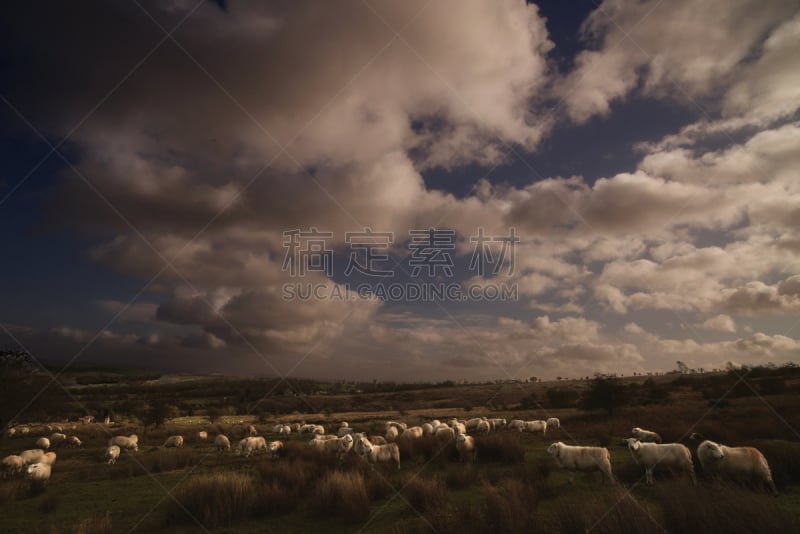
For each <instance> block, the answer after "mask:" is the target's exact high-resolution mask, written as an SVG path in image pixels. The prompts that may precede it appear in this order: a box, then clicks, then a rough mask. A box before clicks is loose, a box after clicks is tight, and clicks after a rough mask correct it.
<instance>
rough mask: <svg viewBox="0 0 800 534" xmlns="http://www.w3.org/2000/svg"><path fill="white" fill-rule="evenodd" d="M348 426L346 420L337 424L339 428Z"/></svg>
mask: <svg viewBox="0 0 800 534" xmlns="http://www.w3.org/2000/svg"><path fill="white" fill-rule="evenodd" d="M349 427H350V423H348V422H347V421H342V422H341V424H340V425H339V428H349Z"/></svg>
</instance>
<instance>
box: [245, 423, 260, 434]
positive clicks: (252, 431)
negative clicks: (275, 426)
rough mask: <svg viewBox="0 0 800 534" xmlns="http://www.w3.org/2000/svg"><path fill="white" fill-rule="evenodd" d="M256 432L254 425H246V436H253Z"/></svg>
mask: <svg viewBox="0 0 800 534" xmlns="http://www.w3.org/2000/svg"><path fill="white" fill-rule="evenodd" d="M256 434H258V430H256V427H254V426H253V425H249V426H248V427H247V435H248V436H255V435H256Z"/></svg>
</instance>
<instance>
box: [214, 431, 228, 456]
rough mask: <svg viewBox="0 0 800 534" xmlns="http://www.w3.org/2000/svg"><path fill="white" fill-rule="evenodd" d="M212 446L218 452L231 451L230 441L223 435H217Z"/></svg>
mask: <svg viewBox="0 0 800 534" xmlns="http://www.w3.org/2000/svg"><path fill="white" fill-rule="evenodd" d="M214 446H215V447H216V448H217V450H218V451H220V452H221V451H229V450H231V440H229V439H228V436H226V435H225V434H217V437H215V438H214Z"/></svg>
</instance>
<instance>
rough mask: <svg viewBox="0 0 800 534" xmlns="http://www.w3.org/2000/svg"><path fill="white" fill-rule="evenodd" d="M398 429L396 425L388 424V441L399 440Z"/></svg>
mask: <svg viewBox="0 0 800 534" xmlns="http://www.w3.org/2000/svg"><path fill="white" fill-rule="evenodd" d="M397 435H398V430H397V427H396V426H388V427H387V428H386V441H388V442H389V443H391V442H393V441H395V440H397Z"/></svg>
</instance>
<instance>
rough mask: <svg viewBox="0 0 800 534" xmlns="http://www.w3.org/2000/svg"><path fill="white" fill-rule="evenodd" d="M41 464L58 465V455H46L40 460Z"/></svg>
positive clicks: (49, 453)
mask: <svg viewBox="0 0 800 534" xmlns="http://www.w3.org/2000/svg"><path fill="white" fill-rule="evenodd" d="M39 463H40V464H50V465H53V464H54V463H56V453H54V452H52V451H50V452H46V453H44V454H43V455H42V457H41V459H40V460H39Z"/></svg>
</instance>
